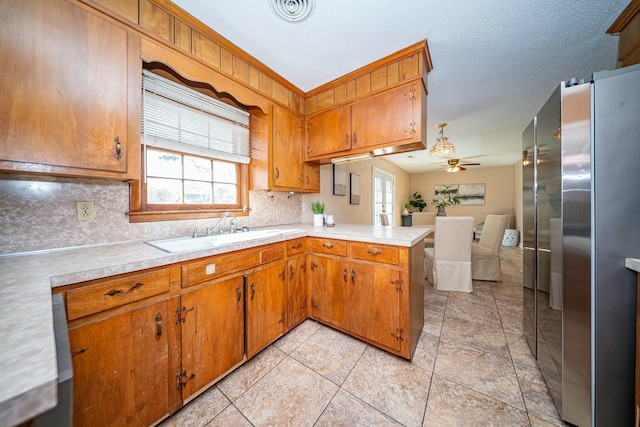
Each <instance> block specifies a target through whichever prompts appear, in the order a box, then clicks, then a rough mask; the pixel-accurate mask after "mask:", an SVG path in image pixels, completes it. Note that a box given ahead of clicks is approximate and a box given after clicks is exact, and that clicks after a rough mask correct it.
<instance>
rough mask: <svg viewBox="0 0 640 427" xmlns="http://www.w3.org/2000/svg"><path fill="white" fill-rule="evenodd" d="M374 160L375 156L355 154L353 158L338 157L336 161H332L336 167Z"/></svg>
mask: <svg viewBox="0 0 640 427" xmlns="http://www.w3.org/2000/svg"><path fill="white" fill-rule="evenodd" d="M372 158H373V154H371V153H362V154H355V155H353V156H346V157H336V158H335V159H331V163H333V164H334V165H338V164H340V163H351V162H357V161H359V160H369V159H372Z"/></svg>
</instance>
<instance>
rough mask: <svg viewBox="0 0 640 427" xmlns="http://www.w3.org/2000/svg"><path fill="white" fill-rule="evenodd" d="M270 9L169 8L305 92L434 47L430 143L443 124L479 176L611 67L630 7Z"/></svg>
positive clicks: (415, 167)
mask: <svg viewBox="0 0 640 427" xmlns="http://www.w3.org/2000/svg"><path fill="white" fill-rule="evenodd" d="M269 1H270V0H244V1H241V0H174V2H175V3H176V4H177V5H179V6H180V7H182V8H183V9H185V10H186V11H187V12H189V13H191V14H192V15H193V16H195V17H196V18H198V19H199V20H201V21H202V22H204V23H205V24H206V25H208V26H209V27H211V28H212V29H214V30H215V31H216V32H218V33H219V34H221V35H222V36H224V37H225V38H227V39H228V40H229V41H231V42H232V43H233V44H235V45H236V46H238V47H240V48H241V49H243V50H244V51H246V52H247V53H249V54H250V55H252V56H253V57H255V58H256V59H258V60H259V61H261V62H262V63H264V64H265V65H267V66H268V67H270V68H271V69H273V70H274V71H275V72H277V73H278V74H280V75H281V76H282V77H284V78H285V79H287V80H288V81H290V82H291V83H293V84H294V85H296V86H297V87H298V88H300V89H302V90H303V91H309V90H311V89H314V88H316V87H318V86H320V85H322V84H324V83H326V82H328V81H331V80H333V79H335V78H337V77H340V76H342V75H344V74H346V73H349V72H351V71H353V70H355V69H358V68H360V67H362V66H364V65H367V64H369V63H371V62H374V61H376V60H378V59H380V58H382V57H384V56H386V55H389V54H391V53H394V52H396V51H398V50H400V49H403V48H405V47H407V46H409V45H411V44H413V43H416V42H419V41H421V40H424V39H427V40H428V44H429V49H430V52H431V59H432V61H433V70H432V71H431V73H429V96H428V117H427V127H428V138H427V143H428V146H429V147H430V146H431V145H433V144H434V143H435V140H436V138H437V136H438V131H439V129H438V127H437V124H438V123H440V122H448V123H449V126H447V127H446V128H445V135H446V136H448V137H449V140H450V141H451V142H452V143H453V144H454V145H455V147H456V150H457V152H456V154H455V155H454V156H452V157H455V158H461V159H463V161H464V159H467V158H469V159H470V158H473V161H474V162H476V161H477V162H480V163H481V164H482V166H481V167H487V166H500V165H513V164H514V163H515V162H517V161H518V159H519V158H520V156H521V154H522V150H521V139H522V131H523V130H524V128H525V127H526V126H527V124H528V123H529V121H530V120H531V118H532V117H533V115H534V114H535V113H536V112H537V111H538V110H539V109H540V107H542V105H543V103H544V102H545V101H546V99H547V98H548V97H549V95H550V94H551V92H553V90H554V88H555V87H556V86H557V85H558V84H560V82H561V81H562V80H566V79H568V78H570V77H579V78H583V77H588V76H589V75H591V74H592V73H594V72H596V71H600V70H604V69H612V68H615V66H616V52H617V42H618V39H617V37H615V36H611V35H608V34H606V30H607V29H608V28H609V26H610V25H611V24H612V23H613V21H614V20H615V19H616V18H617V17H618V15H619V14H620V13H621V12H622V11H623V10H624V8H625V7H626V6H627V5H628V3H629V0H530V1H515V0H500V1H499V0H489V1H478V0H458V1H455V2H452V1H448V0H402V1H389V0H316V8H315V11H314V12H313V14H312V15H311V16H310V17H309V18H308V19H307V20H305V21H304V22H298V23H289V22H285V21H283V20H281V19H280V18H278V17H276V16H275V15H274V13H273V11H272V10H271V8H270V6H269ZM409 156H413V157H414V158H410V157H409ZM387 158H388V159H389V160H391V161H392V162H394V163H395V164H397V165H398V166H400V167H402V168H403V169H405V170H407V171H408V172H411V173H419V172H426V171H431V170H437V169H439V168H440V166H439V165H441V164H443V163H444V164H446V159H438V158H432V157H430V156H429V155H428V153H427V151H426V150H424V151H419V152H413V153H405V154H397V155H393V156H388V157H387ZM470 160H471V159H470Z"/></svg>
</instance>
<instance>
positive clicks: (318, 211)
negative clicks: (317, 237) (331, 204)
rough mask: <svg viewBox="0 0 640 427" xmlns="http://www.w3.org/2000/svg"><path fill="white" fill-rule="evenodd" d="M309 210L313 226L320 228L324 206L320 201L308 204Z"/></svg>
mask: <svg viewBox="0 0 640 427" xmlns="http://www.w3.org/2000/svg"><path fill="white" fill-rule="evenodd" d="M309 210H310V211H311V213H312V214H313V226H314V227H322V225H323V219H324V210H325V204H324V202H321V201H320V200H316V201H315V202H311V203H309Z"/></svg>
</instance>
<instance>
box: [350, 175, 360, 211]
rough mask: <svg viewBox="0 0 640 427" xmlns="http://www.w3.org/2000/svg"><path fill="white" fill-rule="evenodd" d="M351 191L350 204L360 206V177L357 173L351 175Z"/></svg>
mask: <svg viewBox="0 0 640 427" xmlns="http://www.w3.org/2000/svg"><path fill="white" fill-rule="evenodd" d="M349 180H350V181H351V183H350V186H349V187H350V190H349V203H351V204H352V205H359V204H360V175H357V174H355V173H351V174H349Z"/></svg>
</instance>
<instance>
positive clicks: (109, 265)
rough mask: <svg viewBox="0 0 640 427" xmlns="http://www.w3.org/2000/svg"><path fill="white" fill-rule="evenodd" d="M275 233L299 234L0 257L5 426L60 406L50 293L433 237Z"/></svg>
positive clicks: (394, 231)
mask: <svg viewBox="0 0 640 427" xmlns="http://www.w3.org/2000/svg"><path fill="white" fill-rule="evenodd" d="M276 228H277V229H285V230H286V229H289V230H291V229H295V230H297V231H295V232H291V233H288V234H286V235H274V236H270V237H267V238H263V239H258V240H252V241H246V242H241V243H237V244H231V245H227V246H223V247H218V248H215V249H208V250H201V251H194V252H183V253H167V252H164V251H162V250H160V249H156V248H154V247H152V246H150V245H147V244H145V243H144V242H143V241H130V242H122V243H110V244H103V245H92V246H83V247H76V248H69V249H61V250H51V251H39V252H33V253H25V254H16V255H3V256H0V301H2V304H0V342H1V343H2V351H0V420H3V421H2V422H3V423H6V424H7V425H15V424H18V423H20V422H22V421H24V420H28V419H30V418H32V417H33V416H35V415H37V414H39V413H42V412H44V411H46V410H48V409H50V408H52V407H53V406H55V405H56V402H57V396H56V393H57V368H56V356H55V340H54V334H53V316H52V310H51V288H52V287H57V286H64V285H69V284H73V283H78V282H83V281H86V280H93V279H100V278H104V277H109V276H113V275H117V274H123V273H129V272H133V271H138V270H143V269H147V268H152V267H159V266H163V265H169V264H174V263H178V262H183V261H188V260H191V259H196V258H202V257H206V256H211V255H215V254H219V253H224V252H231V251H235V250H239V249H245V248H249V247H253V246H260V245H264V244H269V243H275V242H279V241H284V240H289V239H294V238H298V237H305V236H312V237H327V238H334V239H343V240H352V241H360V242H370V243H378V244H388V245H395V246H406V247H411V246H413V245H415V244H416V243H418V242H419V241H420V240H422V239H424V237H425V236H426V235H427V234H428V233H429V232H430V230H429V229H428V228H415V227H374V226H369V225H360V224H341V225H336V226H335V227H332V228H328V227H313V226H312V225H310V224H292V225H288V226H278V227H269V229H276ZM147 240H152V239H147Z"/></svg>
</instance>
